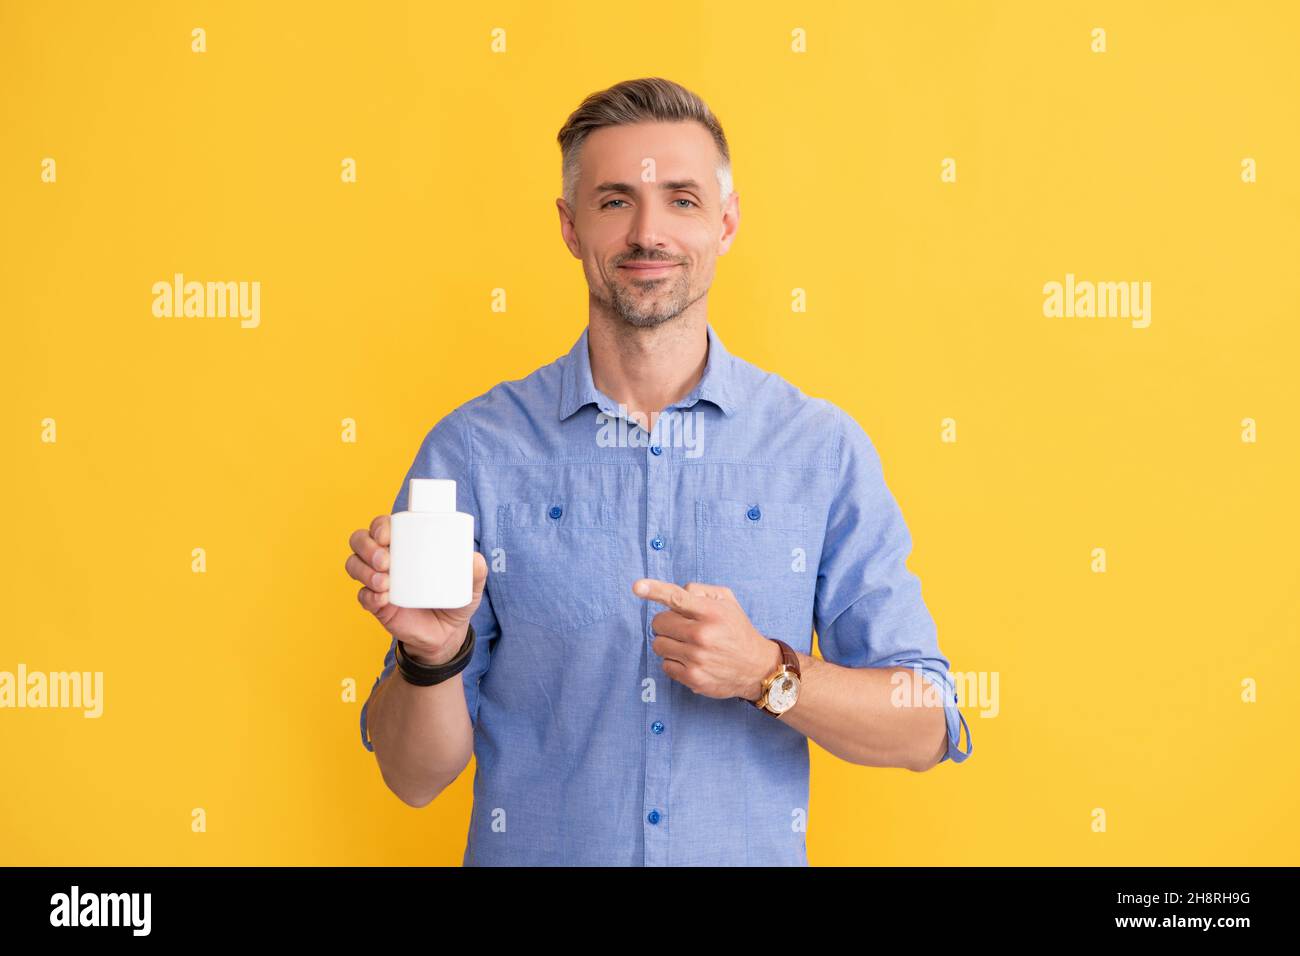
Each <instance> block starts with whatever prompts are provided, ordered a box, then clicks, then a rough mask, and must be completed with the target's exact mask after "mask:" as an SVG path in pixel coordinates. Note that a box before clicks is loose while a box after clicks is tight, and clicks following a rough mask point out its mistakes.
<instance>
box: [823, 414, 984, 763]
mask: <svg viewBox="0 0 1300 956" xmlns="http://www.w3.org/2000/svg"><path fill="white" fill-rule="evenodd" d="M835 412H836V418H837V421H838V422H839V436H840V437H839V443H838V444H839V454H838V458H837V462H838V465H837V467H838V480H839V484H838V489H837V492H836V494H835V496H834V500H833V502H832V504H831V506H830V512H829V515H828V518H827V524H826V539H825V542H824V544H823V547H822V556H821V562H820V566H819V568H818V572H817V595H816V600H815V603H814V606H813V615H814V625H815V627H816V629H817V638H818V645H819V647H820V648H821V654H822V657H823V658H824V659H825V660H827V661H829V662H831V663H833V664H840V665H842V666H844V667H888V668H892V667H908V668H911V669H913V670H915V671H919V672H920V674H921V675H922V676H923V677H924V678H925V679H926V680H927V681H928V682H930V683H931V684H933V685H934V686H935V687H936V688H937V689H938V691H939V692H940V693H941V694H942V695H943V698H942V699H943V707H944V717H945V719H946V721H947V724H948V748H947V751H946V752H945V753H944V755H943V756H942V757H940V758H939V761H940V763H942V762H943V761H944V760H949V759H951V760H952V762H953V763H961V762H962V761H963V760H965V759H966V758H967V757H969V756H970V755H971V751H972V750H973V743H972V741H971V736H970V727H969V726H967V724H966V719H965V718H964V717H963V716H962V715H961V711H960V710H959V709H958V706H957V692H956V688H955V686H954V681H953V678H952V674H951V673H950V671H949V669H948V660H947V658H945V657H944V656H943V654H942V653H941V652H940V650H939V644H938V640H937V636H936V633H935V623H934V618H933V617H932V616H931V614H930V610H929V608H927V607H926V605H925V601H924V600H923V599H922V597H921V581H920V579H919V578H918V577H917V576H916V575H915V574H913V573H912V572H911V571H910V570H909V569H908V567H907V558H908V556H909V555H910V554H911V552H912V536H911V533H910V532H909V531H908V528H907V524H906V522H905V521H904V520H903V515H902V512H901V510H900V509H899V507H898V502H897V501H896V500H895V499H894V496H893V494H892V493H891V492H890V490H889V488H888V486H887V485H886V484H885V478H884V473H883V469H882V467H881V462H880V456H879V455H878V454H877V453H876V449H875V447H874V446H873V445H872V443H871V440H870V439H869V438H868V437H867V434H866V432H865V431H863V430H862V427H861V426H860V425H859V424H858V423H857V422H856V421H854V419H853V418H852V417H851V416H850V415H848V414H847V413H845V412H844V411H843V410H842V409H839V408H835ZM963 728H964V729H965V731H966V749H965V750H962V749H961V733H962V729H963Z"/></svg>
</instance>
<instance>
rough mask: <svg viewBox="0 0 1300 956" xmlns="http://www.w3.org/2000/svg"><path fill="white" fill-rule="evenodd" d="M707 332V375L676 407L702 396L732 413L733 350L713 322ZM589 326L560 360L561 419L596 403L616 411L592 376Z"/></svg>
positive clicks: (726, 411) (734, 370) (704, 375)
mask: <svg viewBox="0 0 1300 956" xmlns="http://www.w3.org/2000/svg"><path fill="white" fill-rule="evenodd" d="M705 328H706V330H707V332H708V340H709V354H708V358H707V359H706V361H705V365H704V374H703V375H702V376H700V380H699V382H698V383H696V385H695V388H693V389H692V390H691V391H690V394H688V395H687V396H686V397H685V398H683V399H682V400H681V401H679V402H677V403H676V404H675V405H674V406H673V407H674V408H690V407H691V406H692V405H694V404H695V403H696V402H697V401H698V400H699V399H701V398H703V399H706V400H708V401H710V402H712V403H713V404H714V405H717V406H718V408H720V409H722V412H723V414H724V415H728V416H730V415H731V414H732V413H733V412H734V411H735V410H736V401H735V392H736V364H735V359H734V358H733V357H732V355H731V353H730V352H728V351H727V349H726V347H725V346H724V345H723V344H722V339H720V338H718V333H717V332H715V331H714V330H713V324H712V323H705ZM590 330H591V327H590V326H587V327H586V328H584V329H583V330H582V334H581V335H580V336H578V341H576V342H574V343H573V348H571V349H569V352H568V354H567V355H565V356H564V357H563V358H562V359H561V362H562V364H563V370H562V372H561V375H560V421H564V420H565V419H566V418H568V417H569V416H570V415H572V414H573V413H574V412H576V411H577V410H578V409H580V408H583V407H585V406H587V405H590V404H592V403H593V402H594V403H595V404H596V406H597V407H598V408H600V410H601V411H603V412H606V413H607V414H610V415H612V414H614V412H615V403H614V402H613V401H611V400H610V398H609V396H607V395H606V394H605V393H604V392H602V391H600V390H599V389H598V388H596V385H595V383H594V382H593V380H592V377H591V355H590V354H589V353H588V350H587V333H588V332H589V331H590Z"/></svg>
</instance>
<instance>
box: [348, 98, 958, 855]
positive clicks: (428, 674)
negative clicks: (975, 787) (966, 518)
mask: <svg viewBox="0 0 1300 956" xmlns="http://www.w3.org/2000/svg"><path fill="white" fill-rule="evenodd" d="M559 140H560V145H561V150H562V155H563V171H564V177H563V192H564V196H563V198H562V199H559V200H557V202H556V205H557V208H558V210H559V216H560V226H561V231H562V234H563V236H564V241H565V243H566V244H567V245H568V247H569V249H570V251H571V252H572V253H573V255H574V256H575V257H576V258H578V259H581V260H582V265H583V270H584V272H585V273H586V277H587V283H588V285H589V287H590V309H589V324H588V326H587V328H586V329H585V330H584V331H583V333H582V334H581V336H579V338H578V340H577V341H576V342H575V343H574V345H573V347H572V349H570V351H569V352H568V354H567V355H564V356H562V357H561V358H559V359H557V360H555V361H554V362H551V363H550V364H548V365H545V366H543V367H542V368H539V369H537V370H536V371H535V372H533V373H532V374H531V375H529V376H527V377H526V378H523V379H519V380H517V381H510V382H502V383H500V384H498V385H497V386H495V387H494V388H492V389H491V390H489V391H488V392H486V393H484V394H482V395H479V396H478V397H476V398H474V399H472V400H471V401H469V402H466V403H465V404H463V405H461V406H460V407H458V408H456V409H455V410H454V411H452V412H451V413H450V414H448V415H447V416H446V417H445V418H443V419H442V421H440V422H439V423H438V424H437V425H435V426H434V427H433V429H432V430H431V431H430V432H429V433H428V435H427V436H426V437H425V439H424V441H423V443H422V444H421V446H420V449H419V452H418V454H417V455H416V457H415V460H414V462H413V463H412V465H411V467H410V469H409V470H408V472H407V474H406V477H405V478H404V479H403V481H402V484H401V488H400V490H399V492H398V494H397V498H396V500H395V501H394V503H393V511H400V510H404V509H405V508H406V496H407V492H408V482H409V480H410V479H411V478H412V477H437V478H454V479H455V480H456V482H457V484H456V495H457V507H458V510H460V511H465V512H469V513H471V514H473V516H474V529H475V536H476V537H475V544H476V549H477V551H479V552H481V553H476V554H475V556H474V597H473V600H472V601H471V603H470V604H469V605H467V606H466V607H464V608H459V609H451V610H436V611H435V610H420V609H412V608H398V607H395V606H393V605H392V604H391V603H389V602H388V600H387V592H388V575H387V573H386V572H387V570H388V567H389V565H388V544H389V540H390V538H389V519H388V516H387V515H380V516H379V517H377V518H376V519H375V520H374V522H372V524H371V525H370V528H369V529H368V530H358V531H356V532H355V533H354V534H353V535H352V537H351V539H350V542H349V543H350V545H351V549H352V553H351V554H350V555H349V556H348V559H347V562H346V567H347V570H348V573H349V574H350V575H351V576H352V577H353V578H354V579H356V580H358V581H360V582H362V585H363V587H362V588H361V589H360V591H359V594H358V598H359V600H360V602H361V604H362V606H363V607H364V608H365V609H366V610H367V611H369V612H371V613H372V614H374V615H375V616H376V617H377V618H378V619H379V621H380V622H381V623H382V624H383V625H384V627H385V628H386V630H387V631H388V632H389V633H390V634H391V635H392V641H391V643H390V647H389V651H388V654H387V656H386V657H385V659H384V669H383V673H382V674H381V675H380V678H379V679H378V680H377V681H376V682H375V686H374V688H372V691H371V695H370V699H369V700H368V701H367V702H366V705H365V706H364V707H363V708H362V712H361V736H362V741H363V743H365V745H366V746H367V747H368V748H370V749H372V750H373V751H374V752H375V755H376V758H377V760H378V763H379V768H380V772H381V774H382V775H383V778H384V780H385V782H386V783H387V785H388V786H389V787H390V788H391V789H392V790H393V791H394V793H396V794H397V795H398V796H399V797H400V798H401V799H402V800H403V801H405V802H406V803H408V804H410V805H411V806H415V807H422V806H425V805H427V804H428V803H429V802H430V801H431V800H433V799H434V798H435V797H436V796H437V795H438V794H439V793H440V792H442V790H443V789H445V788H446V787H447V786H448V785H449V784H450V783H451V782H452V781H453V780H455V779H456V778H457V777H458V776H459V775H460V773H461V771H462V770H464V769H465V767H466V766H467V765H468V763H469V759H470V756H471V755H473V756H474V757H475V758H476V761H477V771H476V773H475V777H474V808H473V812H472V814H471V820H470V826H469V838H468V842H467V846H466V849H465V856H464V862H465V863H466V864H467V865H470V864H534V865H618V866H621V865H806V864H807V849H806V844H805V840H804V833H805V822H806V819H807V808H808V738H810V737H811V738H812V739H813V740H815V741H816V742H817V743H818V744H820V745H821V746H822V747H824V748H825V749H826V750H829V751H830V752H831V753H834V754H836V755H837V756H839V757H841V758H843V759H845V760H849V761H852V762H854V763H858V764H862V765H865V766H877V767H904V768H908V769H911V770H916V771H921V770H926V769H928V768H929V767H931V766H933V765H934V764H935V763H937V762H939V761H942V760H946V759H950V758H951V759H952V760H953V762H960V761H962V760H964V759H965V758H966V756H967V755H969V753H970V749H971V748H970V735H969V728H967V749H966V750H965V751H962V750H961V749H960V747H959V744H960V740H961V727H963V726H965V720H964V719H963V718H962V717H961V715H960V713H959V712H958V710H957V701H956V694H955V693H954V689H953V682H952V678H951V675H950V674H949V671H948V662H947V660H946V659H945V658H944V657H943V656H942V655H941V654H940V651H939V648H938V646H937V644H936V637H935V625H934V622H933V620H932V618H931V616H930V613H929V611H928V610H927V608H926V606H925V603H924V602H923V600H922V598H921V590H920V582H919V581H918V580H917V578H916V577H915V576H914V575H913V574H912V573H911V572H910V571H908V569H907V567H906V565H905V561H906V559H907V557H908V555H909V553H910V551H911V538H910V535H909V532H908V529H907V526H906V524H905V523H904V521H903V517H902V515H901V513H900V511H899V508H898V505H897V504H896V502H895V500H894V498H893V496H892V494H891V493H890V491H889V490H888V488H887V487H886V485H885V482H884V479H883V475H882V470H881V463H880V459H879V457H878V456H877V454H876V452H875V449H874V447H873V446H872V444H871V442H870V440H869V439H868V438H867V436H866V434H865V433H864V432H863V430H862V429H861V427H860V426H858V424H857V423H856V422H854V421H853V420H852V419H851V418H849V417H848V416H847V415H846V414H845V413H844V412H843V411H841V410H840V409H839V408H837V407H836V406H835V405H833V404H832V403H830V402H828V401H825V400H823V399H818V398H810V397H808V396H806V395H804V394H803V393H802V392H801V391H799V390H798V389H797V388H795V387H794V386H793V385H791V384H789V383H788V382H786V381H784V380H783V379H781V378H780V377H779V376H777V375H775V374H771V373H768V372H765V371H763V370H762V369H759V368H757V367H755V366H753V365H751V364H750V363H748V362H746V361H744V360H743V359H741V358H739V357H737V356H733V355H731V354H730V353H729V352H728V351H727V350H726V349H725V348H724V347H723V344H722V342H721V340H720V338H719V337H718V335H717V333H716V331H715V330H714V329H713V327H712V325H711V324H710V323H709V322H708V320H707V314H706V313H707V305H708V291H709V287H710V285H711V283H712V280H713V273H714V267H715V264H716V259H717V257H718V256H719V255H723V254H725V253H726V251H727V250H728V249H729V248H730V246H731V243H732V241H733V240H734V239H735V234H736V229H737V227H738V225H739V221H740V205H739V197H738V196H737V195H736V193H735V192H734V191H733V190H732V184H731V171H730V154H729V151H728V148H727V141H726V138H725V136H724V135H723V132H722V128H721V126H720V125H719V124H718V122H717V120H716V118H715V117H714V116H713V114H712V113H711V112H710V111H709V109H708V107H707V106H706V105H705V104H704V103H703V102H702V101H701V100H700V99H699V98H698V97H696V96H695V95H694V94H692V93H691V92H689V91H688V90H685V89H683V88H682V87H680V86H678V85H677V84H675V83H671V82H669V81H666V80H663V79H641V80H635V81H630V82H625V83H620V84H618V85H616V86H614V87H612V88H611V89H609V90H605V91H604V92H601V93H596V94H593V95H591V96H589V97H588V98H587V99H586V100H585V101H584V102H583V104H582V105H581V106H580V107H579V108H578V109H577V110H576V111H575V112H574V113H573V114H572V115H571V116H570V117H569V119H568V122H567V123H566V124H565V126H564V128H563V129H562V130H561V132H560V134H559ZM488 558H491V561H492V572H491V580H489V579H488V578H489V574H488V560H487V559H488ZM814 627H815V628H816V631H817V634H818V640H819V647H820V649H821V655H822V658H824V660H823V659H818V658H814V657H811V656H809V655H810V653H811V650H812V631H813V628H814ZM399 642H400V645H399Z"/></svg>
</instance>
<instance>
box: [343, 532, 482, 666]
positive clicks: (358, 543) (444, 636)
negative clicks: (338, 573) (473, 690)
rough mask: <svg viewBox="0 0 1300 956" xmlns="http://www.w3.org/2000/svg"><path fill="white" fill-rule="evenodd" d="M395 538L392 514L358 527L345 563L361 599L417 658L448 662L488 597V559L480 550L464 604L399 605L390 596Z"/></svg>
mask: <svg viewBox="0 0 1300 956" xmlns="http://www.w3.org/2000/svg"><path fill="white" fill-rule="evenodd" d="M391 543H392V516H391V515H386V514H381V515H379V516H378V517H376V518H375V520H374V521H372V522H371V523H370V528H369V530H367V529H363V528H359V529H357V530H356V531H354V532H352V535H351V537H350V538H349V539H348V544H349V545H350V547H351V549H352V553H351V554H349V555H348V559H347V561H346V563H345V564H344V568H345V569H346V570H347V572H348V574H349V576H351V577H352V578H354V579H355V580H357V581H360V582H361V583H362V585H363V587H362V588H361V589H360V590H359V591H358V592H357V600H358V601H359V602H360V603H361V606H362V607H364V608H365V609H366V610H367V611H370V612H371V613H372V614H374V615H375V617H376V618H378V619H379V623H380V624H382V625H383V626H384V629H385V630H387V631H388V633H390V634H392V635H393V636H394V637H396V638H397V639H398V640H399V641H401V642H402V644H403V646H404V647H405V648H406V649H407V651H408V654H409V656H410V657H411V658H413V659H414V660H415V661H417V662H418V663H421V664H444V663H446V662H447V661H449V660H451V659H452V658H453V657H455V656H456V652H457V651H458V650H460V647H461V644H463V643H464V641H465V634H466V631H467V629H468V626H469V620H470V618H471V617H473V615H474V612H475V611H477V610H478V606H479V604H480V602H481V601H482V600H483V588H484V585H485V584H486V583H487V576H488V566H487V560H486V559H485V558H484V557H483V555H481V554H479V553H478V552H477V551H476V552H474V556H473V561H474V578H473V582H474V583H473V597H472V598H471V600H470V602H469V603H468V604H466V605H465V606H464V607H457V608H418V607H398V606H397V605H395V604H393V603H391V601H390V600H389V585H390V581H389V571H390V570H391V553H390V551H389V546H390V545H391Z"/></svg>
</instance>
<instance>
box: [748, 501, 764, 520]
mask: <svg viewBox="0 0 1300 956" xmlns="http://www.w3.org/2000/svg"><path fill="white" fill-rule="evenodd" d="M762 513H763V512H761V511H759V510H758V505H754V507H752V508H750V509H749V510H748V511H746V512H745V514H746V515H748V516H749V520H750V521H757V520H758V518H759V515H761V514H762Z"/></svg>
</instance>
